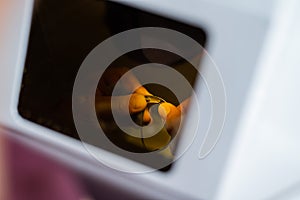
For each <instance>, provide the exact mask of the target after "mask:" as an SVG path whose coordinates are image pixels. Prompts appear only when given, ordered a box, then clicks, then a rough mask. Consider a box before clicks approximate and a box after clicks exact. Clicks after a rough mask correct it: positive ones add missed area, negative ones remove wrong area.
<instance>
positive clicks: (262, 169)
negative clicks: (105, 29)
mask: <svg viewBox="0 0 300 200" xmlns="http://www.w3.org/2000/svg"><path fill="white" fill-rule="evenodd" d="M118 3H120V4H125V5H129V6H131V7H134V8H138V9H141V10H144V11H147V12H150V13H153V14H157V15H160V16H164V17H167V18H170V19H174V20H177V21H180V22H183V23H188V24H192V25H193V26H196V27H202V28H203V29H204V30H205V32H206V34H207V45H206V47H205V48H206V50H207V52H208V53H209V55H210V56H211V58H212V60H213V61H214V62H215V64H216V65H217V66H218V69H219V71H220V74H221V76H222V79H223V82H224V86H225V89H226V97H227V101H226V119H225V124H224V127H223V130H222V134H221V137H220V138H219V140H218V142H217V144H216V145H215V146H214V148H213V151H211V152H210V153H209V154H208V155H207V156H205V157H201V156H199V154H200V150H201V147H202V144H203V141H204V140H205V131H203V130H201V129H199V130H198V133H197V135H196V138H195V140H194V141H193V143H192V145H191V146H190V147H189V148H188V150H187V151H186V152H185V153H184V155H183V156H182V157H181V158H180V159H178V160H177V161H176V162H175V163H174V164H173V166H172V169H171V170H169V171H168V172H160V171H154V172H149V173H141V174H132V173H124V172H119V171H116V170H114V169H111V168H108V167H105V166H103V165H101V164H99V163H98V162H97V161H96V160H95V159H94V158H93V157H92V156H91V155H90V154H89V153H88V152H87V151H86V149H85V148H84V147H83V145H82V144H81V142H80V141H78V140H75V139H73V138H71V137H68V136H65V135H62V134H60V133H59V132H57V131H53V130H51V129H49V128H46V127H44V126H41V125H39V124H37V123H33V122H31V121H29V120H26V119H24V118H22V117H21V116H20V114H19V112H18V101H19V94H20V90H21V83H22V76H23V69H24V63H25V58H26V54H27V45H28V40H29V34H30V27H31V17H32V12H33V5H34V2H33V1H32V0H26V1H18V0H1V1H0V94H1V99H0V124H1V126H3V127H5V128H7V129H11V130H13V131H14V132H16V133H17V134H15V135H14V136H15V137H18V138H21V139H22V140H23V141H24V142H26V143H28V144H29V145H31V146H33V147H35V148H38V149H40V150H41V151H45V152H47V153H48V154H50V155H51V156H54V157H55V158H57V159H60V160H62V161H64V162H66V163H67V164H69V165H70V166H73V167H75V168H77V169H80V170H82V171H83V172H85V173H88V174H92V175H93V176H95V177H97V178H99V179H102V180H105V181H107V183H108V184H112V185H113V186H115V187H116V188H122V189H125V190H128V191H130V192H133V193H136V194H139V195H143V196H144V197H145V198H150V199H222V200H224V199H298V198H299V197H300V192H299V191H300V190H299V187H300V184H299V181H300V159H299V155H298V154H299V153H298V152H299V151H300V147H299V145H298V144H299V142H298V141H299V139H300V138H299V134H297V133H298V132H299V125H298V124H299V123H298V121H299V120H298V113H299V112H300V104H299V102H300V101H299V100H300V95H299V90H298V85H299V84H300V82H299V78H298V74H299V72H300V71H299V67H298V65H299V64H300V60H299V56H298V55H297V53H298V52H299V49H300V39H299V38H300V37H299V35H300V24H299V23H298V21H299V19H300V14H299V12H297V11H298V10H299V9H300V2H299V1H297V0H285V1H283V0H278V1H275V0H267V1H259V0H252V1H237V0H228V1H221V0H211V1H207V0H189V1H179V0H178V1H174V0H163V1H160V0H152V1H139V0H123V1H118ZM196 88H197V89H196V94H197V95H198V96H199V97H201V96H202V95H205V94H204V93H205V91H206V92H207V90H206V88H205V87H204V86H203V85H197V86H196ZM206 95H207V94H206ZM200 103H202V105H203V107H205V105H209V104H210V102H206V100H205V98H204V100H202V101H201V102H200ZM206 112H208V111H207V110H203V111H201V118H200V119H201V120H204V121H209V119H206V117H205V116H206V115H205V114H204V115H202V113H206ZM191 113H192V112H191ZM186 123H187V124H192V123H193V116H192V114H190V115H188V118H187V120H186ZM185 131H188V129H185ZM99 152H102V150H101V149H99ZM103 154H105V152H103ZM106 154H107V156H108V159H109V160H110V161H111V162H113V163H115V165H118V163H122V164H124V163H125V164H126V163H127V164H128V165H132V164H133V163H132V161H130V160H129V159H126V158H122V157H120V156H117V155H115V154H112V153H107V152H106ZM134 165H140V164H138V163H134ZM117 167H119V166H117Z"/></svg>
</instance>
